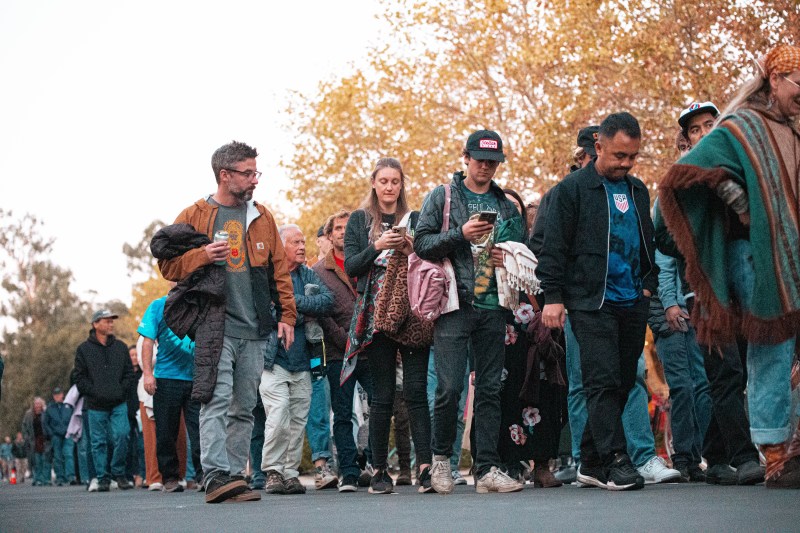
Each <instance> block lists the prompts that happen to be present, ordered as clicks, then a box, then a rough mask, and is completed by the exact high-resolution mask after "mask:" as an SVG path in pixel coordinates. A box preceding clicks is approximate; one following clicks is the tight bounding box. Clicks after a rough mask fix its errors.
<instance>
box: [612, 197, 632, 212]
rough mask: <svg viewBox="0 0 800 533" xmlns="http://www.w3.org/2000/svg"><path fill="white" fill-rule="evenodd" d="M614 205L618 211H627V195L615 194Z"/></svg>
mask: <svg viewBox="0 0 800 533" xmlns="http://www.w3.org/2000/svg"><path fill="white" fill-rule="evenodd" d="M614 205H615V206H617V209H618V210H619V212H620V213H627V212H628V207H629V206H628V196H627V195H625V194H615V195H614Z"/></svg>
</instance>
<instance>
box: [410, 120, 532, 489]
mask: <svg viewBox="0 0 800 533" xmlns="http://www.w3.org/2000/svg"><path fill="white" fill-rule="evenodd" d="M462 155H463V157H464V164H465V165H466V167H467V172H466V174H465V173H463V172H456V173H455V174H454V175H453V181H452V184H451V185H445V186H439V187H437V188H435V189H434V190H433V191H431V193H430V194H429V195H428V196H427V197H426V198H425V201H424V203H423V204H422V210H421V212H420V215H419V221H418V222H417V229H416V236H415V238H414V250H415V251H416V253H417V255H418V256H419V257H421V258H422V259H426V260H429V261H439V260H442V259H444V258H445V257H448V258H449V259H450V261H451V262H452V264H453V269H454V270H455V274H456V285H457V289H458V300H459V309H458V310H457V311H452V312H450V313H447V314H444V315H442V316H440V317H439V318H438V319H437V321H436V327H435V330H434V341H433V342H434V349H433V357H434V364H435V367H436V375H437V378H438V383H437V387H436V400H435V403H434V407H433V439H432V446H431V448H432V451H433V454H434V455H433V464H432V465H431V484H432V486H433V488H434V490H436V492H438V493H440V494H447V493H450V492H452V491H453V484H454V483H453V478H452V475H451V470H450V455H451V454H452V453H453V441H454V440H455V436H456V416H457V410H458V403H459V399H460V397H461V393H462V390H463V383H464V373H465V372H466V368H467V357H468V355H467V354H468V351H467V347H468V346H470V345H471V348H472V354H473V356H474V366H473V368H474V369H475V441H476V461H475V463H476V464H475V479H476V482H475V490H476V491H477V492H479V493H485V492H515V491H519V490H522V488H523V487H522V484H521V483H519V482H518V481H517V480H515V479H512V478H510V477H509V476H508V475H507V474H506V473H505V472H504V471H503V470H501V469H499V468H498V467H499V466H500V465H501V463H502V461H501V459H500V456H499V455H498V453H497V440H498V438H499V435H500V383H501V373H502V371H503V362H504V359H505V331H506V314H505V310H503V309H502V308H500V306H499V305H497V297H496V295H497V285H496V283H495V282H494V276H495V273H494V267H496V266H498V264H499V265H502V255H501V254H500V250H498V249H493V250H491V243H490V241H491V239H492V235H493V234H494V228H495V225H494V223H493V222H489V221H490V220H492V219H496V221H497V223H498V224H499V223H500V222H503V221H505V220H508V219H511V218H514V217H519V212H518V211H517V210H516V207H514V204H512V203H511V202H510V201H509V200H507V199H506V197H505V194H504V193H503V191H502V189H500V187H498V186H497V184H496V183H495V182H494V180H493V178H494V175H495V172H497V168H498V166H499V165H500V163H501V162H503V161H505V155H504V154H503V141H502V140H501V139H500V136H499V135H498V134H497V133H495V132H493V131H487V130H479V131H476V132H474V133H472V135H470V136H469V138H468V139H467V144H466V147H465V148H464V151H463V152H462ZM444 187H450V188H451V206H450V223H449V229H448V231H446V232H443V233H442V232H441V229H442V224H443V211H442V208H443V205H444V197H445V191H444ZM487 212H493V213H487ZM494 213H496V215H495V214H494Z"/></svg>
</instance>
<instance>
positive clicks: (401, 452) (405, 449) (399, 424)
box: [392, 390, 430, 471]
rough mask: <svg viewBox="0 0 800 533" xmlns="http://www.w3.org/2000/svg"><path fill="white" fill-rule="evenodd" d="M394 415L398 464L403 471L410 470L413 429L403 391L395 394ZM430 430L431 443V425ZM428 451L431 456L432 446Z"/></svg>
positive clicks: (397, 391)
mask: <svg viewBox="0 0 800 533" xmlns="http://www.w3.org/2000/svg"><path fill="white" fill-rule="evenodd" d="M392 415H393V417H394V445H395V448H397V463H398V466H399V467H400V470H401V471H404V470H410V469H411V427H410V426H409V421H408V406H407V405H406V400H405V396H404V393H403V391H402V390H396V391H395V393H394V407H393V409H392ZM428 420H430V416H428ZM428 428H429V430H428V441H430V425H429V426H428ZM428 450H429V452H428V453H429V454H430V446H428ZM417 464H419V463H417ZM423 464H424V463H423Z"/></svg>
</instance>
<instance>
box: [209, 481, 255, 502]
mask: <svg viewBox="0 0 800 533" xmlns="http://www.w3.org/2000/svg"><path fill="white" fill-rule="evenodd" d="M246 490H247V483H245V482H244V480H243V479H232V478H231V477H230V476H229V475H228V474H218V475H216V476H214V477H212V478H211V479H209V480H207V481H206V503H220V502H224V501H225V500H227V499H229V498H232V497H234V496H237V495H239V494H241V493H243V492H244V491H246Z"/></svg>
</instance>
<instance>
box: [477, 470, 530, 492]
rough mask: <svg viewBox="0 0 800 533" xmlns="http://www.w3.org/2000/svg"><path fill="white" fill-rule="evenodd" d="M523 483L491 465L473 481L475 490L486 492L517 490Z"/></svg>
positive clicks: (522, 486)
mask: <svg viewBox="0 0 800 533" xmlns="http://www.w3.org/2000/svg"><path fill="white" fill-rule="evenodd" d="M524 486H525V485H523V484H522V483H520V482H519V481H517V480H516V479H514V478H512V477H510V476H509V475H508V474H506V473H505V472H503V471H502V470H500V469H499V468H497V467H496V466H493V467H492V468H491V470H489V471H488V472H486V473H485V474H484V475H482V476H481V477H480V478H479V479H478V481H477V482H476V483H475V492H477V493H478V494H486V493H487V492H517V491H520V490H522V489H523V488H524Z"/></svg>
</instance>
